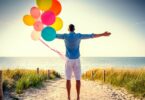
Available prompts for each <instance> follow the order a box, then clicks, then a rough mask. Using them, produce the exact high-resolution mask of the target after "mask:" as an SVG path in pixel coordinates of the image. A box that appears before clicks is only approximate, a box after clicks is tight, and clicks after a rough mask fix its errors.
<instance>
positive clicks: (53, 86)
mask: <svg viewBox="0 0 145 100" xmlns="http://www.w3.org/2000/svg"><path fill="white" fill-rule="evenodd" d="M80 97H81V100H138V99H135V98H134V97H133V96H132V95H129V94H127V93H125V92H123V91H122V90H119V89H114V88H112V87H111V86H109V85H102V84H100V83H98V82H92V81H84V80H82V87H81V96H80ZM66 98H67V95H66V88H65V79H58V80H54V81H49V82H46V83H45V86H44V87H42V88H40V89H33V88H30V89H28V90H26V91H25V92H24V93H23V94H21V95H19V99H20V100H67V99H66ZM71 98H72V99H71V100H76V91H75V80H74V79H72V91H71Z"/></svg>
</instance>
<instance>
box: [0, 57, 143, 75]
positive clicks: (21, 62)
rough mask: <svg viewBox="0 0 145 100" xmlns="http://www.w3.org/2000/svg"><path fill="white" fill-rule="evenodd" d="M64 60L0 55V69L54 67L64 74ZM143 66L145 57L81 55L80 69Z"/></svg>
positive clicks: (83, 70)
mask: <svg viewBox="0 0 145 100" xmlns="http://www.w3.org/2000/svg"><path fill="white" fill-rule="evenodd" d="M64 66H65V61H64V60H62V59H61V58H57V57H0V69H1V68H2V69H7V68H9V69H14V68H26V69H36V68H37V67H39V68H40V69H54V70H56V71H58V72H59V73H61V74H64ZM94 67H95V68H97V67H103V68H105V67H115V68H141V67H144V68H145V57H82V58H81V69H82V72H85V71H87V70H89V69H91V68H94Z"/></svg>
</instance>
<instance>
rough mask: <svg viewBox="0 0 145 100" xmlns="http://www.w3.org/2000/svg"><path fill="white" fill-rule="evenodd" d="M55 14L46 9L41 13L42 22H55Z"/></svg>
mask: <svg viewBox="0 0 145 100" xmlns="http://www.w3.org/2000/svg"><path fill="white" fill-rule="evenodd" d="M55 18H56V17H55V14H54V13H53V12H51V11H46V12H44V13H43V14H42V15H41V20H42V23H43V24H45V25H52V24H53V23H54V22H55Z"/></svg>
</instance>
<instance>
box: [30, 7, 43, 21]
mask: <svg viewBox="0 0 145 100" xmlns="http://www.w3.org/2000/svg"><path fill="white" fill-rule="evenodd" d="M30 14H31V16H32V17H33V18H35V19H38V18H39V17H40V14H41V13H40V10H39V9H38V8H37V7H32V8H31V10H30Z"/></svg>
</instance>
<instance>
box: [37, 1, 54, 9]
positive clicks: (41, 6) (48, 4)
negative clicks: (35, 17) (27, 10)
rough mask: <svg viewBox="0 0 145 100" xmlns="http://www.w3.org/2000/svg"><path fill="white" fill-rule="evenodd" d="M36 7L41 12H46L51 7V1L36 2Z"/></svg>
mask: <svg viewBox="0 0 145 100" xmlns="http://www.w3.org/2000/svg"><path fill="white" fill-rule="evenodd" d="M36 3H37V6H38V8H39V9H41V10H43V11H47V10H49V9H50V7H51V6H52V0H36Z"/></svg>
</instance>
